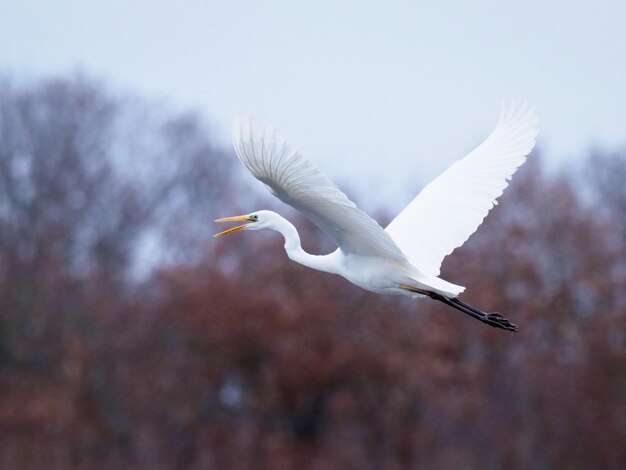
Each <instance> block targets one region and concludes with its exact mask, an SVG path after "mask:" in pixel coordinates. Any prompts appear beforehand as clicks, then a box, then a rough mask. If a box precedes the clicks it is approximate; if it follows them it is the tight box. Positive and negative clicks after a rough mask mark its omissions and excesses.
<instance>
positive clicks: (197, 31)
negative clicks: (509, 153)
mask: <svg viewBox="0 0 626 470" xmlns="http://www.w3.org/2000/svg"><path fill="white" fill-rule="evenodd" d="M77 70H80V71H83V72H85V73H86V74H87V75H92V76H95V77H99V78H100V77H102V78H105V79H107V80H108V81H110V82H111V83H112V84H114V85H115V86H119V87H121V88H123V89H126V90H131V91H137V92H140V93H142V94H146V95H147V96H148V97H151V98H156V99H166V100H168V101H170V102H172V103H176V104H180V105H182V106H185V107H187V106H188V107H191V108H194V109H197V110H199V111H200V112H201V113H203V114H204V115H206V116H207V117H208V118H209V120H210V122H212V123H213V124H214V126H215V133H216V136H218V137H219V138H220V139H222V140H223V141H224V143H225V144H227V145H230V143H229V133H230V125H231V122H232V119H233V116H234V114H235V113H237V112H240V111H243V112H249V113H251V114H253V115H255V116H256V117H258V118H261V119H264V120H269V121H270V122H272V123H273V124H274V125H276V126H277V127H278V128H279V129H281V130H282V131H283V133H284V134H286V136H287V137H288V138H289V140H290V141H291V142H292V144H294V145H295V146H296V147H297V148H299V149H300V150H301V151H302V152H303V153H304V155H306V156H307V157H308V158H310V159H311V160H313V161H314V162H316V163H317V164H318V165H319V166H321V167H322V168H323V169H324V171H326V173H328V174H329V176H331V177H332V178H333V179H335V180H336V181H337V182H339V183H341V184H348V185H349V186H350V188H351V189H352V190H353V191H354V192H361V193H363V192H364V191H368V192H369V195H370V197H371V195H372V194H379V199H380V201H379V202H380V204H381V205H385V206H396V207H397V206H398V205H402V204H403V203H404V202H407V200H408V199H410V198H411V196H412V195H413V194H412V192H416V191H417V189H418V188H419V187H420V186H421V185H422V184H424V183H425V182H427V181H428V180H429V179H430V178H432V177H434V176H436V175H437V174H438V173H440V172H441V171H442V170H444V169H445V168H446V167H447V166H448V165H449V164H450V163H451V162H452V161H453V160H455V159H457V158H460V157H461V156H463V155H464V154H465V153H466V152H467V151H468V150H470V149H471V148H472V147H473V146H474V145H476V144H477V143H479V142H480V141H481V140H482V139H483V138H484V137H485V136H486V135H487V134H488V132H489V131H490V129H491V128H492V127H493V125H494V124H495V122H496V120H497V117H498V113H499V109H500V103H501V101H502V99H504V98H510V97H515V98H518V99H525V100H528V101H529V102H531V103H536V104H537V105H538V110H539V114H540V121H541V128H540V143H541V147H542V149H543V150H544V154H546V156H548V157H549V158H550V159H551V160H554V161H556V162H560V163H562V164H563V163H565V164H567V162H568V161H570V160H572V159H575V158H576V157H577V156H580V155H581V154H583V153H585V151H586V150H588V149H589V148H590V147H591V146H592V145H593V146H600V147H604V148H609V149H611V148H612V149H615V148H624V147H625V146H626V1H624V0H595V1H590V0H587V1H581V0H568V1H565V0H551V1H545V0H525V1H499V2H495V1H461V0H459V1H438V2H434V1H416V0H414V1H409V0H407V1H391V0H386V1H384V2H383V1H365V0H361V1H345V0H342V1H339V0H334V1H328V0H315V1H309V2H303V1H293V0H291V1H289V0H284V1H283V0H270V1H251V0H220V1H218V0H215V1H209V0H204V1H200V0H196V1H189V0H187V1H177V2H175V1H167V2H166V1H156V0H133V1H112V0H108V1H86V0H75V1H69V0H65V1H62V0H55V1H51V0H50V1H46V0H40V1H35V0H13V1H11V0H8V1H7V0H0V72H2V73H5V74H9V75H11V76H13V77H14V78H21V77H28V78H36V77H38V76H40V75H48V74H51V73H53V74H58V73H67V72H72V71H74V72H75V71H77ZM412 188H415V190H414V191H413V189H412ZM372 190H374V191H372Z"/></svg>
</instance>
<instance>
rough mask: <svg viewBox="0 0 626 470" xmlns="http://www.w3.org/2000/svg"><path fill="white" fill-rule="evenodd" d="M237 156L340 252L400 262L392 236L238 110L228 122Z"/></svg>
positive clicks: (281, 141)
mask: <svg viewBox="0 0 626 470" xmlns="http://www.w3.org/2000/svg"><path fill="white" fill-rule="evenodd" d="M233 144H234V147H235V151H236V152H237V155H238V156H239V159H240V160H241V161H242V162H243V164H244V165H245V166H246V167H247V168H248V170H250V172H251V173H252V174H253V175H254V176H255V177H256V178H257V179H259V180H260V181H262V182H263V183H264V184H265V185H266V186H267V187H268V188H269V190H270V191H271V192H272V193H273V194H274V195H275V196H276V197H278V198H279V199H280V200H282V201H283V202H285V203H287V204H289V205H291V206H293V207H294V208H295V209H297V210H299V211H300V212H302V213H303V214H304V215H306V216H307V217H308V218H310V219H311V220H312V221H313V222H315V224H316V225H318V226H319V227H320V228H321V229H322V230H324V231H325V232H326V233H327V234H328V235H330V237H331V238H332V239H333V240H335V242H336V243H337V245H338V246H339V248H341V251H342V252H344V253H345V254H356V255H361V256H368V257H370V256H378V257H383V258H386V259H389V260H392V261H396V262H400V263H402V264H404V263H406V262H407V259H406V257H405V256H404V255H403V254H402V252H401V251H400V249H399V248H398V247H397V246H396V244H395V243H394V241H393V240H392V238H391V237H390V236H389V235H388V234H387V232H385V231H384V230H383V228H382V227H381V226H380V225H378V223H377V222H376V221H374V220H373V219H372V218H370V217H369V216H368V215H367V214H366V213H365V212H363V211H362V210H361V209H359V208H358V207H357V206H356V204H354V202H352V201H351V200H350V199H348V197H347V196H346V195H345V194H344V193H343V192H342V191H341V190H340V189H339V188H338V187H337V186H335V184H333V182H332V181H331V180H330V179H329V178H328V177H327V176H326V175H325V174H324V173H322V171H321V170H320V169H319V168H317V167H316V166H315V165H313V164H312V163H311V162H310V161H309V160H307V159H306V158H304V157H303V156H302V155H300V153H298V152H296V151H294V150H292V149H291V148H290V147H289V145H288V144H287V141H286V139H285V138H284V137H283V136H282V134H280V133H279V132H278V131H277V130H276V129H272V128H271V127H269V126H261V125H260V124H259V123H258V122H257V121H256V120H255V119H253V118H251V117H249V116H245V115H240V116H237V118H236V119H235V123H234V127H233Z"/></svg>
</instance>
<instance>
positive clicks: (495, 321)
mask: <svg viewBox="0 0 626 470" xmlns="http://www.w3.org/2000/svg"><path fill="white" fill-rule="evenodd" d="M400 287H402V288H403V289H407V290H410V291H412V292H416V293H418V294H423V295H427V296H428V297H430V298H431V299H435V300H438V301H440V302H443V303H444V304H446V305H449V306H450V307H452V308H455V309H456V310H459V311H460V312H463V313H465V314H466V315H469V316H470V317H472V318H475V319H476V320H479V321H481V322H483V323H486V324H487V325H489V326H493V327H494V328H502V329H503V330H507V331H514V332H515V331H517V326H515V324H513V323H511V322H510V321H509V320H507V319H506V318H504V317H503V316H502V315H500V314H499V313H498V312H493V313H486V312H483V311H482V310H479V309H477V308H476V307H473V306H471V305H469V304H466V303H465V302H463V301H461V300H459V299H457V298H453V299H449V298H447V297H444V296H443V295H441V294H437V293H436V292H429V291H425V290H422V289H418V288H416V287H413V286H407V285H401V286H400Z"/></svg>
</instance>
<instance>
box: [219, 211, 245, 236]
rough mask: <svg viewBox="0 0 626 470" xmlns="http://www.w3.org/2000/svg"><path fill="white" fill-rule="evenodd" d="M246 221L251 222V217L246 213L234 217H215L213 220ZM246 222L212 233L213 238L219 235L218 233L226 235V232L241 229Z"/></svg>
mask: <svg viewBox="0 0 626 470" xmlns="http://www.w3.org/2000/svg"><path fill="white" fill-rule="evenodd" d="M244 220H245V221H247V222H251V219H250V218H249V217H248V216H247V215H236V216H234V217H223V218H221V219H215V221H214V222H241V221H244ZM247 225H248V224H243V225H238V226H237V227H231V228H229V229H227V230H224V231H223V232H220V233H216V234H215V235H213V238H215V237H219V236H220V235H226V234H227V233H233V232H236V231H238V230H243V229H244V228H246V226H247Z"/></svg>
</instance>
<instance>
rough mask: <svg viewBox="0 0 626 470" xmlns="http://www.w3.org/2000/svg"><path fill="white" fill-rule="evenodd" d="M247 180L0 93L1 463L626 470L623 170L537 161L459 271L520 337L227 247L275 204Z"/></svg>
mask: <svg viewBox="0 0 626 470" xmlns="http://www.w3.org/2000/svg"><path fill="white" fill-rule="evenodd" d="M234 162H236V159H235V158H234V156H233V155H227V154H226V152H225V151H223V150H221V149H219V148H216V147H214V146H213V145H212V143H211V139H210V135H209V134H208V132H207V130H206V129H205V126H204V125H203V124H202V121H201V120H200V119H199V118H198V117H197V116H194V115H192V114H181V113H179V112H174V111H172V110H170V109H167V108H165V107H164V106H162V105H155V104H152V103H146V102H145V101H143V100H140V99H137V98H132V97H128V96H120V95H119V94H116V93H113V92H111V91H110V90H109V89H108V88H107V87H105V86H104V85H102V84H100V83H97V82H94V81H90V80H85V79H82V78H78V79H76V78H74V79H69V80H48V81H42V82H40V83H35V84H30V85H26V86H16V85H14V84H11V83H10V82H7V81H4V82H1V84H0V294H1V297H0V325H1V328H2V329H1V330H0V347H1V356H0V467H2V468H120V467H124V468H127V467H135V468H181V467H182V468H391V469H395V468H397V469H399V468H488V469H498V468H503V467H506V468H520V469H521V468H616V469H618V468H620V469H621V468H622V467H623V462H625V461H626V427H624V423H625V422H626V380H625V379H624V378H625V377H626V301H625V298H624V295H625V294H624V293H625V292H626V275H625V273H626V237H624V233H626V232H625V229H624V224H623V221H624V220H625V217H624V216H625V211H626V205H624V204H623V202H624V200H626V199H625V198H624V194H625V193H624V185H623V178H621V176H620V175H626V155H619V154H615V155H608V154H607V155H605V154H597V155H596V156H593V157H592V158H591V159H589V161H588V162H587V163H586V164H585V165H586V166H585V174H584V176H582V177H581V176H580V175H578V174H573V173H562V174H548V173H546V172H545V171H544V170H543V169H542V165H541V163H540V159H539V157H538V156H533V157H531V158H530V159H529V161H528V163H527V164H526V165H525V166H524V167H523V169H522V170H521V171H520V173H519V174H518V175H516V178H515V180H514V182H513V183H512V185H511V188H510V189H509V190H507V192H506V193H505V195H504V196H503V198H502V199H501V204H500V206H499V207H497V208H496V209H494V210H493V211H492V213H491V214H490V215H489V217H488V218H487V220H486V221H485V224H484V226H483V227H481V228H480V229H479V231H478V233H476V234H475V235H474V236H473V237H472V238H471V239H470V241H469V242H468V243H467V244H466V245H465V246H464V247H463V248H461V249H459V250H457V251H456V252H455V253H454V256H452V257H450V259H449V260H446V262H445V264H444V266H443V268H444V276H445V277H446V278H449V279H450V280H451V281H453V282H458V283H461V284H465V285H468V286H469V287H470V288H469V289H468V292H467V294H464V296H466V298H467V300H468V301H469V302H471V303H475V304H476V305H480V306H481V307H484V308H487V309H501V310H502V311H503V312H506V314H507V315H508V316H510V317H511V319H512V320H514V321H515V322H516V323H518V324H519V326H520V332H519V333H518V334H517V335H507V334H503V333H502V332H501V331H496V330H493V329H489V328H486V327H484V325H481V324H480V323H478V322H473V321H471V320H467V319H466V318H464V317H463V316H461V315H459V314H457V313H456V312H454V311H450V310H449V309H446V308H443V307H439V306H438V305H435V304H434V302H428V301H419V302H414V301H410V300H409V299H403V298H394V297H382V296H377V295H374V294H371V293H368V292H365V291H362V290H360V289H358V288H356V287H354V286H352V285H350V284H349V283H348V282H347V281H344V280H342V279H341V278H338V277H334V276H331V275H326V274H323V273H318V272H313V271H310V270H307V269H306V268H304V267H302V266H299V265H295V264H294V263H291V262H289V260H288V259H287V258H286V256H285V255H284V252H283V250H282V240H281V238H280V237H278V236H276V235H275V234H265V235H257V236H247V235H246V233H245V232H244V233H241V234H239V235H238V236H239V237H241V238H240V239H239V240H235V239H230V240H228V239H226V240H219V239H218V240H216V241H213V240H210V239H209V237H208V235H210V234H209V233H208V230H209V227H210V226H209V225H208V222H209V221H210V220H211V218H213V217H214V216H215V215H229V214H231V213H235V212H239V210H238V209H237V208H236V207H235V206H245V207H246V209H244V211H249V210H256V209H259V208H262V207H271V206H272V203H271V202H268V201H269V198H266V199H263V195H259V196H257V193H255V192H252V193H250V194H249V195H248V196H247V197H246V199H245V200H244V199H243V198H242V199H235V200H233V199H232V196H233V195H235V194H241V192H240V191H236V190H235V189H234V188H235V184H236V183H238V181H236V179H237V178H238V177H239V176H238V175H239V173H238V172H237V167H236V166H235V167H232V166H231V164H234ZM243 178H245V176H243ZM242 181H243V180H242ZM248 182H249V183H250V184H251V185H252V184H253V182H252V180H248ZM248 182H244V184H247V183H248ZM254 184H256V183H254ZM251 187H253V186H251ZM258 194H264V193H258ZM259 199H260V200H262V201H263V202H259ZM253 200H254V202H253ZM281 212H283V210H282V209H281ZM290 216H292V219H293V220H294V222H295V223H296V225H298V228H299V230H300V232H301V233H302V236H303V241H304V243H305V245H306V246H307V248H308V249H309V250H311V251H314V252H315V251H318V250H319V251H325V250H327V249H328V248H329V245H328V241H327V240H325V239H324V237H323V236H322V235H320V233H319V231H317V230H316V229H314V228H313V227H312V225H311V224H309V223H305V222H304V221H302V220H301V219H299V218H298V217H297V216H293V213H292V214H291V215H290ZM383 218H384V215H383Z"/></svg>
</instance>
